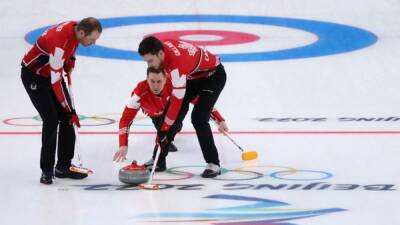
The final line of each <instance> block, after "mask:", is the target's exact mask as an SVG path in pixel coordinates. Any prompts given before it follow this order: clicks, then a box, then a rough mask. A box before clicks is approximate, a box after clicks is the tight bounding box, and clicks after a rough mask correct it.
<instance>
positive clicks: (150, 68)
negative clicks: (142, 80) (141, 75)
mask: <svg viewBox="0 0 400 225" xmlns="http://www.w3.org/2000/svg"><path fill="white" fill-rule="evenodd" d="M149 73H157V74H158V73H162V75H163V76H164V77H165V72H164V69H161V68H154V67H147V76H148V75H149Z"/></svg>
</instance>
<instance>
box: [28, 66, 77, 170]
mask: <svg viewBox="0 0 400 225" xmlns="http://www.w3.org/2000/svg"><path fill="white" fill-rule="evenodd" d="M21 79H22V83H23V84H24V87H25V90H26V92H27V93H28V95H29V98H30V99H31V101H32V104H33V106H34V107H35V108H36V110H37V111H38V113H39V115H40V117H41V119H42V121H43V127H42V148H41V154H40V168H41V169H42V171H43V172H53V169H54V164H55V154H56V143H57V137H58V151H57V157H58V161H57V165H56V167H57V168H59V169H61V170H65V169H67V168H69V166H70V165H71V160H72V158H73V157H74V148H75V132H74V127H73V125H72V124H71V123H70V115H69V114H68V113H67V112H65V111H64V109H63V107H62V106H61V104H60V103H59V102H58V100H57V98H56V96H55V94H54V92H53V90H52V88H51V82H50V79H48V78H44V77H41V76H38V75H36V74H33V73H32V72H31V71H30V70H29V69H27V68H26V67H24V66H22V69H21ZM63 86H64V90H67V89H66V87H65V83H64V82H63ZM57 128H58V129H59V132H58V135H57Z"/></svg>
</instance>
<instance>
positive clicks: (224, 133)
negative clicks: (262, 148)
mask: <svg viewBox="0 0 400 225" xmlns="http://www.w3.org/2000/svg"><path fill="white" fill-rule="evenodd" d="M211 120H212V121H213V122H214V123H215V125H217V126H218V122H217V120H216V119H215V118H214V117H213V116H211ZM222 134H223V135H224V136H225V137H227V138H228V139H229V140H230V141H231V142H232V143H233V144H234V145H235V146H236V147H238V148H239V150H240V151H242V152H244V150H243V148H242V147H240V145H238V144H237V143H236V141H235V140H233V138H231V136H229V135H228V134H227V133H226V132H225V131H222Z"/></svg>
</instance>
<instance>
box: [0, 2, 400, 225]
mask: <svg viewBox="0 0 400 225" xmlns="http://www.w3.org/2000/svg"><path fill="white" fill-rule="evenodd" d="M399 15H400V1H397V0H351V1H346V0H336V1H333V0H326V1H317V0H299V1H287V0H246V1H245V0H234V1H226V0H219V1H211V0H210V1H202V0H199V1H196V0H181V1H178V0H164V1H162V0H153V1H145V0H138V1H128V0H116V1H95V0H88V1H68V2H65V1H44V0H38V1H27V0H16V1H5V0H4V1H1V2H0V26H1V31H0V47H1V49H2V50H1V51H0V59H1V60H0V68H1V70H0V83H1V88H0V103H1V109H2V110H0V119H1V120H0V121H1V122H0V146H1V150H0V158H1V163H0V170H1V181H0V199H1V201H0V214H1V216H0V224H1V225H11V224H29V225H53V224H57V225H71V224H74V225H106V224H118V225H128V224H129V225H136V224H138V225H153V224H154V225H163V224H185V225H186V224H196V225H197V224H211V225H216V224H218V225H219V224H221V225H289V224H290V225H337V224H341V225H377V224H379V225H386V224H387V225H398V224H400V214H399V211H400V208H399V200H400V194H399V185H400V163H399V159H400V104H399V99H400V92H399V84H400V66H399V59H400V19H399ZM88 16H94V17H96V18H99V19H100V20H101V22H102V23H103V28H104V30H103V34H102V36H101V37H100V39H99V40H98V42H97V45H96V46H93V47H90V48H87V49H85V48H82V47H81V48H80V49H79V52H78V55H77V62H76V68H75V70H74V73H73V74H72V79H73V82H74V92H75V99H76V108H77V112H78V113H79V115H80V117H81V123H82V125H83V126H82V127H81V129H80V135H79V136H80V152H81V155H82V160H83V162H84V165H85V166H86V167H89V168H91V169H93V170H94V171H95V173H94V174H93V175H91V176H89V177H88V178H87V179H85V180H81V181H74V180H64V179H56V180H54V181H53V185H50V186H45V185H42V184H40V183H39V178H40V174H41V171H40V168H39V155H40V146H41V139H40V131H41V126H40V125H41V122H40V119H39V118H38V116H37V112H36V110H35V109H34V108H33V106H32V104H31V102H30V100H29V98H28V95H27V94H26V91H25V90H24V88H23V85H22V82H21V79H20V62H21V59H22V57H23V55H24V54H25V52H26V51H27V50H28V49H29V48H30V46H31V44H32V43H33V42H34V41H35V40H36V38H37V36H38V35H40V32H42V31H43V30H44V29H45V28H46V27H48V26H51V25H54V24H57V23H60V22H62V21H66V20H79V19H81V18H84V17H88ZM149 34H156V35H167V36H168V35H170V36H173V37H177V38H181V39H183V40H186V41H192V42H194V43H196V44H199V45H202V46H205V47H206V48H207V49H208V50H210V51H212V52H214V53H216V54H218V55H220V56H221V59H222V62H223V64H224V66H225V69H226V71H227V83H226V86H225V89H224V90H223V92H222V94H221V96H220V98H219V100H218V102H217V105H216V107H217V108H218V109H219V110H220V112H221V114H222V115H223V116H224V117H225V119H226V122H227V124H228V126H229V128H230V135H231V136H232V138H233V139H234V140H235V141H236V142H237V143H238V144H239V145H241V146H242V147H243V148H244V149H245V150H255V151H257V152H258V159H257V160H253V161H246V162H245V161H243V160H242V159H241V153H240V151H239V150H238V149H237V148H236V147H235V146H234V145H233V144H232V143H231V142H230V141H229V140H228V139H227V138H226V137H224V136H223V135H222V134H220V133H218V132H217V129H216V127H215V126H213V130H214V131H215V133H214V138H215V142H216V145H217V147H218V149H219V153H220V160H221V165H222V166H223V174H222V175H220V176H218V177H217V178H215V179H204V178H201V177H200V173H201V172H202V170H203V169H204V166H205V162H204V159H203V157H202V154H201V151H200V147H199V144H198V142H197V138H196V135H195V134H194V129H193V126H192V125H191V122H190V115H188V116H187V118H186V120H185V121H184V127H183V130H182V132H181V133H180V134H178V135H177V137H176V139H175V145H176V146H177V147H178V149H179V150H178V152H175V153H170V154H169V156H168V158H167V167H168V170H167V171H166V172H162V173H156V175H155V177H154V178H155V183H157V184H159V185H160V187H161V190H158V191H149V190H138V188H137V187H135V186H127V185H124V184H122V183H121V182H119V180H118V171H119V169H120V168H121V167H123V166H125V165H128V164H129V163H130V161H131V160H133V159H135V160H138V161H139V162H140V163H143V162H145V161H147V160H148V159H149V158H150V156H151V152H152V149H153V143H154V138H155V130H154V128H153V127H152V126H151V121H150V119H148V118H146V117H145V116H144V115H139V116H138V118H137V120H136V121H135V122H134V125H133V126H132V127H131V135H130V139H129V143H130V146H129V153H128V158H129V160H128V161H126V162H124V163H115V162H112V156H113V154H114V153H115V151H116V150H117V149H118V120H119V117H120V113H121V112H122V110H123V107H124V104H125V103H126V101H127V99H128V98H129V95H130V93H131V91H132V90H133V88H134V87H135V85H136V84H137V83H138V82H139V81H141V80H143V79H145V70H146V65H145V63H144V62H143V61H142V60H141V59H140V57H138V55H137V52H136V51H137V47H138V44H139V42H140V40H141V39H142V38H143V37H144V36H146V35H149ZM189 113H190V111H189Z"/></svg>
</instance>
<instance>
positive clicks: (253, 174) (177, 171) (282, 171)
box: [154, 165, 333, 181]
mask: <svg viewBox="0 0 400 225" xmlns="http://www.w3.org/2000/svg"><path fill="white" fill-rule="evenodd" d="M203 168H204V166H196V165H194V166H192V165H189V166H177V167H171V168H169V169H167V170H166V174H164V175H163V174H157V176H156V178H155V179H154V180H155V181H178V180H188V179H191V178H193V177H196V176H200V175H199V174H200V170H199V171H196V169H203ZM263 170H264V171H263ZM332 177H333V174H332V173H329V172H326V171H318V170H302V169H296V168H293V167H288V166H278V165H249V166H242V167H239V168H235V169H227V168H222V173H221V175H220V176H218V177H216V178H213V179H214V180H219V181H249V180H257V179H261V178H273V179H277V180H286V181H319V180H326V179H330V178H332Z"/></svg>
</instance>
